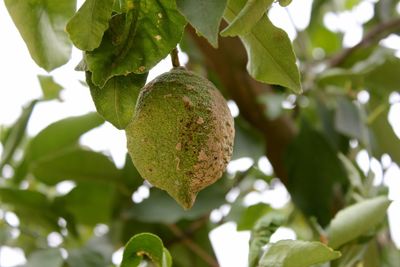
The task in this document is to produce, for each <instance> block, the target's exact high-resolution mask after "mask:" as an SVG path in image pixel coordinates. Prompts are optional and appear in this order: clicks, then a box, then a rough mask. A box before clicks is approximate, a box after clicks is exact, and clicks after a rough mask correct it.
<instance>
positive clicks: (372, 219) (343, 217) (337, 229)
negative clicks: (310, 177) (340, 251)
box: [328, 197, 390, 249]
mask: <svg viewBox="0 0 400 267" xmlns="http://www.w3.org/2000/svg"><path fill="white" fill-rule="evenodd" d="M389 205H390V201H389V200H388V199H387V198H386V197H376V198H372V199H368V200H364V201H362V202H359V203H356V204H354V205H351V206H349V207H347V208H345V209H343V210H341V211H339V212H338V213H337V214H336V216H335V218H334V219H333V220H332V221H331V223H330V225H329V228H328V239H329V246H330V247H332V248H334V249H336V248H338V247H340V246H341V245H343V244H345V243H347V242H349V241H352V240H354V239H356V238H357V237H359V236H361V235H363V234H365V233H367V232H368V231H369V230H372V229H373V228H375V227H376V226H377V225H378V224H379V223H381V222H382V221H383V219H384V217H385V216H386V210H387V208H388V207H389ZM366 222H368V223H366Z"/></svg>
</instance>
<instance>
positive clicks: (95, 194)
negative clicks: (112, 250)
mask: <svg viewBox="0 0 400 267" xmlns="http://www.w3.org/2000/svg"><path fill="white" fill-rule="evenodd" d="M115 189H116V188H115V186H112V185H110V184H104V183H96V182H80V183H79V184H78V185H77V186H76V187H75V188H73V189H72V190H71V191H70V192H69V193H68V194H66V195H64V196H62V197H59V198H57V202H58V203H59V204H61V203H62V205H64V207H65V210H67V211H69V212H70V213H71V214H72V215H74V216H75V219H76V221H77V222H78V223H80V224H86V225H92V226H94V225H96V224H98V223H108V222H109V221H110V218H111V215H112V209H113V203H114V201H113V200H114V196H115V192H116V191H115Z"/></svg>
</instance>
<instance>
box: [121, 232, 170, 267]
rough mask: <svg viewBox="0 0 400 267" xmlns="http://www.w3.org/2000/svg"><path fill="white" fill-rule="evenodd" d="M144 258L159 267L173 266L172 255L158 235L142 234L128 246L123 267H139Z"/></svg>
mask: <svg viewBox="0 0 400 267" xmlns="http://www.w3.org/2000/svg"><path fill="white" fill-rule="evenodd" d="M144 256H146V257H147V258H149V259H150V260H151V261H152V262H153V263H154V264H155V265H156V266H158V267H170V266H172V259H171V255H170V254H169V252H168V250H167V249H166V248H164V245H163V243H162V240H161V239H160V238H159V237H158V236H156V235H153V234H150V233H141V234H137V235H135V236H134V237H132V238H131V239H130V240H129V242H128V243H127V244H126V246H125V250H124V254H123V257H122V263H121V267H138V266H139V265H140V263H141V261H142V259H143V257H144Z"/></svg>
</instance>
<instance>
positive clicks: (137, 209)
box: [129, 179, 226, 223]
mask: <svg viewBox="0 0 400 267" xmlns="http://www.w3.org/2000/svg"><path fill="white" fill-rule="evenodd" d="M221 180H222V179H221ZM221 187H222V185H221V184H220V185H219V187H218V185H214V186H210V187H208V188H206V189H204V190H203V191H201V192H200V193H199V195H198V196H197V199H196V203H195V204H194V206H193V207H192V208H191V209H190V211H185V210H183V209H182V207H181V206H179V205H178V204H177V203H176V201H175V200H174V199H172V198H171V197H170V196H169V195H168V194H167V193H166V192H165V191H162V190H159V189H151V191H150V197H149V198H147V199H145V200H143V201H142V202H141V203H139V204H136V205H134V206H133V207H132V208H131V209H130V210H129V216H131V218H134V219H136V220H138V221H142V222H148V223H149V222H154V223H160V222H162V223H176V222H178V221H179V220H181V219H196V218H199V217H201V216H202V215H205V214H207V213H209V212H211V211H212V210H213V209H214V208H215V207H219V206H221V205H222V204H223V203H225V193H226V192H225V191H224V190H222V189H221Z"/></svg>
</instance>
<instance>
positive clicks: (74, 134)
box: [28, 112, 104, 161]
mask: <svg viewBox="0 0 400 267" xmlns="http://www.w3.org/2000/svg"><path fill="white" fill-rule="evenodd" d="M103 123H104V120H103V119H102V118H101V117H100V116H99V115H97V114H96V113H95V112H93V113H88V114H85V115H82V116H76V117H69V118H66V119H62V120H59V121H57V122H54V123H52V124H50V125H49V126H47V127H46V128H45V129H43V130H42V131H41V132H39V133H38V134H37V135H36V136H35V137H34V138H33V139H32V140H31V142H30V144H29V148H28V153H29V157H30V160H32V161H34V160H37V159H39V158H40V157H42V156H46V155H49V154H53V153H55V152H57V151H59V150H62V149H64V148H65V147H68V146H71V145H75V144H76V143H77V142H78V140H79V138H80V136H81V135H82V134H84V133H86V132H87V131H89V130H91V129H93V128H95V127H98V126H99V125H101V124H103Z"/></svg>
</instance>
